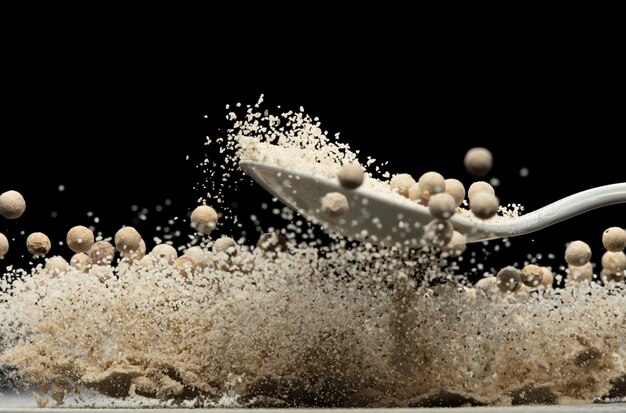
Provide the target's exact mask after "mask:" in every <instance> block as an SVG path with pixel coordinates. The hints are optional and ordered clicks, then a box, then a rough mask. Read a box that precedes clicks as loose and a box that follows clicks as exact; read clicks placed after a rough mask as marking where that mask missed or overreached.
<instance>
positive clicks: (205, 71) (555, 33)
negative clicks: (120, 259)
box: [0, 5, 626, 268]
mask: <svg viewBox="0 0 626 413" xmlns="http://www.w3.org/2000/svg"><path fill="white" fill-rule="evenodd" d="M570 11H571V10H565V11H563V10H550V11H547V10H536V9H532V8H529V9H521V8H517V9H516V8H511V9H502V8H498V7H491V6H486V5H475V6H472V7H464V8H460V9H459V8H455V7H452V6H450V7H447V8H442V9H440V10H427V11H426V10H424V11H420V12H411V13H409V12H408V11H405V10H394V11H393V12H392V13H390V14H387V13H380V11H379V10H373V9H368V10H359V12H358V13H356V11H355V13H347V14H345V13H344V14H339V13H334V12H332V11H328V10H324V11H320V10H318V9H311V10H307V11H306V12H301V13H300V12H298V13H293V14H292V15H290V16H289V17H281V16H277V15H276V14H274V16H273V17H272V18H266V17H261V16H260V15H259V16H256V17H255V16H254V13H252V17H251V18H250V19H249V20H248V19H245V20H244V19H243V17H242V18H241V19H240V17H239V15H238V14H237V15H236V14H233V12H231V13H224V14H223V15H220V16H218V15H215V14H211V15H207V16H206V18H202V16H201V18H200V19H199V21H193V22H191V21H190V22H185V21H179V23H183V24H181V27H182V28H181V29H178V28H174V27H173V26H171V25H170V24H169V23H168V24H166V23H163V22H157V23H152V24H149V27H139V28H138V27H137V26H136V25H135V24H134V23H136V22H130V24H126V25H122V27H118V26H116V25H113V24H103V25H102V26H98V27H96V28H94V29H93V30H91V31H90V30H87V27H88V26H89V24H86V25H85V26H84V27H82V28H81V29H80V30H73V29H69V28H67V27H55V28H53V29H51V30H49V31H44V32H41V33H38V34H37V35H34V36H32V37H30V36H29V35H27V31H23V32H22V33H21V34H20V35H19V36H17V37H13V38H11V39H10V40H9V41H7V43H6V44H5V48H4V51H3V56H4V57H3V62H4V64H3V66H4V70H6V73H7V75H5V76H3V78H2V80H1V81H0V84H1V85H2V92H1V96H0V99H1V100H2V102H3V110H2V111H1V112H0V122H1V125H0V128H1V129H0V191H5V190H8V189H16V190H18V191H20V192H21V193H22V194H23V195H24V196H25V198H26V201H27V204H28V207H27V212H26V214H25V215H24V216H23V217H22V218H21V219H19V220H17V221H15V222H12V221H7V220H4V219H3V220H0V231H3V232H4V233H5V234H7V235H9V236H10V237H12V238H13V237H15V238H16V240H15V242H13V243H12V245H11V251H10V253H9V254H8V256H7V257H6V259H5V260H4V261H3V262H2V264H1V265H2V266H5V265H9V264H20V265H22V264H23V263H24V262H25V258H20V257H21V256H22V255H24V252H25V248H24V247H23V245H24V240H25V238H26V236H27V235H28V233H29V232H31V231H42V232H45V233H47V234H48V235H50V237H51V238H52V240H53V244H55V246H54V250H53V251H52V254H63V255H64V256H66V258H69V257H70V254H69V251H68V250H67V249H66V248H65V247H61V246H59V245H58V242H59V241H63V240H64V235H65V232H66V231H67V229H69V228H70V227H71V226H73V225H77V224H83V225H92V224H93V219H92V218H88V217H87V212H88V211H93V212H94V215H95V216H97V217H99V218H100V222H99V223H98V224H97V225H96V227H97V229H98V230H100V231H102V232H103V233H104V234H105V236H112V235H113V234H114V232H115V231H116V230H117V229H118V228H119V227H121V226H122V225H136V226H137V228H138V229H139V230H140V232H142V234H143V235H144V238H146V239H147V240H150V239H151V236H152V235H155V233H154V232H155V231H154V227H155V226H157V225H164V224H166V221H167V220H168V219H170V218H173V217H174V216H178V217H179V218H180V220H181V221H182V220H183V218H185V217H186V215H187V214H188V213H189V211H190V210H191V209H192V208H193V207H194V206H195V205H196V202H197V198H198V197H199V196H202V195H204V191H202V190H200V189H197V188H196V189H194V186H197V185H196V183H197V182H198V181H202V180H203V179H204V178H203V176H202V174H201V173H199V172H198V169H196V167H195V164H196V163H197V161H199V160H201V159H203V154H204V151H205V150H206V147H205V146H203V142H204V140H205V136H206V135H210V136H211V137H213V138H215V137H218V136H219V134H220V132H219V130H220V129H222V130H223V128H224V127H225V126H226V125H227V124H226V123H225V121H224V116H225V114H226V110H225V108H224V107H225V105H226V104H231V105H232V104H234V103H236V102H239V101H240V102H242V103H244V104H246V103H255V102H256V100H257V98H258V96H259V95H260V94H261V93H263V94H265V97H266V102H267V105H268V107H270V108H271V107H273V106H275V105H282V106H283V108H290V109H298V108H299V107H300V106H301V105H302V106H304V108H305V109H306V111H307V112H308V113H310V114H312V115H314V116H319V117H320V118H321V120H322V122H323V124H324V125H325V129H328V130H330V131H336V132H341V136H342V139H344V140H346V141H348V142H350V143H352V146H353V148H359V149H361V154H364V155H372V156H373V157H375V158H377V159H379V160H382V159H387V160H389V167H388V169H389V170H390V171H391V172H410V173H412V174H413V175H414V176H416V177H418V176H419V175H420V174H421V173H423V172H426V171H429V170H436V171H439V172H441V173H442V174H443V175H444V176H446V177H456V178H458V179H460V180H461V181H463V182H464V183H465V184H466V186H468V185H469V184H470V183H471V182H472V179H471V177H470V176H469V175H467V173H466V172H465V171H464V169H463V162H462V161H463V155H464V154H465V151H466V150H467V149H469V148H470V147H472V146H485V147H488V148H489V149H491V150H492V152H493V154H494V157H495V167H494V170H493V172H492V174H491V176H493V177H497V178H498V179H499V180H500V181H501V185H500V186H499V187H498V188H496V190H497V194H498V195H499V197H500V200H501V202H502V203H504V204H506V203H511V202H515V203H521V204H523V205H524V206H525V207H526V210H527V211H531V210H534V209H536V208H538V207H541V206H543V205H545V204H547V203H549V202H552V201H555V200H557V199H559V198H561V197H564V196H566V195H569V194H571V193H574V192H577V191H581V190H584V189H588V188H590V187H593V186H598V185H603V184H609V183H615V182H624V181H626V170H625V168H624V150H623V149H621V146H622V145H623V142H622V141H623V139H624V136H625V135H624V122H623V120H624V115H623V103H624V81H623V73H624V67H623V63H621V62H620V57H621V56H620V54H623V47H622V48H621V49H620V48H619V44H618V43H619V39H617V38H616V37H615V35H614V34H613V33H612V32H611V30H612V28H613V26H612V24H611V23H610V22H608V21H607V22H605V21H604V20H605V19H608V18H609V17H610V16H611V14H612V13H613V12H612V11H611V10H592V11H588V10H575V11H572V12H575V13H574V14H573V15H570V14H569V13H565V12H570ZM270 14H271V13H270ZM220 20H223V21H222V23H226V24H225V25H224V26H222V27H219V28H218V27H216V22H217V21H220ZM591 23H595V24H598V26H599V27H601V29H596V27H597V26H595V25H594V26H593V27H591ZM616 39H617V41H616ZM616 43H617V44H616ZM205 115H206V116H207V117H206V118H205V117H204V116H205ZM187 155H189V156H190V160H186V157H187ZM524 167H526V168H528V169H529V171H530V174H529V176H528V177H526V178H522V177H520V175H519V171H520V169H521V168H524ZM59 185H64V186H65V190H64V191H62V192H60V191H59V190H58V187H59ZM229 196H232V201H233V202H237V203H238V205H239V208H238V212H239V213H240V215H241V216H242V217H245V216H247V215H249V213H250V212H255V211H257V210H258V205H259V204H260V202H262V201H267V200H269V199H270V197H269V196H267V195H266V194H264V193H263V192H262V191H261V190H260V189H258V188H256V187H254V186H252V185H251V186H248V185H244V186H243V187H242V189H240V190H239V192H238V193H237V194H235V193H233V194H232V195H229ZM165 199H170V200H172V205H171V206H169V207H167V208H165V210H164V212H162V213H160V214H158V213H156V212H155V211H154V208H155V206H156V205H164V200H165ZM132 205H138V206H139V207H140V208H144V207H145V208H148V209H149V210H150V212H149V213H148V216H149V219H148V221H145V222H144V221H140V222H138V223H137V222H135V221H136V217H137V213H136V212H133V211H131V206H132ZM53 212H56V215H57V216H56V218H52V213H53ZM625 212H626V207H625V206H624V205H616V206H612V207H607V208H603V209H602V210H597V211H594V212H591V213H588V214H586V215H584V216H581V217H578V218H575V219H573V220H571V221H570V222H566V223H562V224H559V225H557V226H554V227H552V228H549V229H546V230H544V231H541V232H539V233H536V234H532V235H528V236H524V237H519V238H517V239H514V240H512V241H513V245H512V247H511V248H508V249H503V250H501V251H499V252H498V253H496V254H495V255H494V256H493V257H491V258H490V260H489V261H488V265H494V266H500V265H505V264H512V263H516V262H517V263H521V262H522V261H523V260H525V259H526V255H527V254H529V253H530V254H535V253H538V252H541V253H543V254H544V259H543V260H542V263H544V264H546V265H552V266H558V265H561V264H562V254H563V251H564V246H565V243H566V242H568V241H571V240H574V239H582V240H584V241H586V242H588V243H589V244H590V245H591V247H592V249H593V252H594V260H595V261H598V260H599V257H600V255H601V254H602V252H603V249H602V245H601V234H602V231H603V230H604V229H605V228H606V227H608V226H622V227H624V226H626V219H625V216H626V215H625ZM177 228H179V229H180V230H181V231H183V232H184V233H185V234H186V233H187V231H188V229H187V228H188V226H187V224H180V225H178V227H177ZM244 230H247V231H248V232H249V233H253V232H254V229H253V228H252V227H246V228H244ZM21 231H24V232H25V234H24V235H22V234H21V233H20V232H21ZM221 232H222V233H230V234H235V235H236V234H237V233H238V232H240V231H239V230H238V229H235V228H222V229H221ZM255 237H256V236H255V235H251V236H250V238H251V239H253V242H254V241H255ZM148 245H149V247H151V246H152V245H153V243H152V242H150V241H149V242H148ZM481 248H482V246H481V245H478V246H473V247H472V249H471V251H479V250H480V249H481ZM490 249H491V247H490ZM548 253H554V254H555V255H556V256H557V258H556V259H555V260H548V259H547V258H546V257H545V255H547V254H548ZM0 268H1V267H0Z"/></svg>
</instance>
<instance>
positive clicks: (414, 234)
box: [239, 161, 626, 246]
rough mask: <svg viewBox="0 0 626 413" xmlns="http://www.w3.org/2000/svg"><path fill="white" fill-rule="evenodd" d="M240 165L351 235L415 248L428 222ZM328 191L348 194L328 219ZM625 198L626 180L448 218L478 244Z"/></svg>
mask: <svg viewBox="0 0 626 413" xmlns="http://www.w3.org/2000/svg"><path fill="white" fill-rule="evenodd" d="M239 166H240V167H241V168H242V169H243V170H244V171H245V172H246V173H247V174H248V175H249V176H250V177H252V179H254V180H255V181H256V182H257V183H258V184H259V185H261V186H262V187H263V188H265V189H266V190H267V191H268V192H270V193H271V194H272V195H274V196H276V197H277V198H278V199H280V200H281V201H282V202H283V203H285V204H287V205H288V206H290V207H291V208H293V209H295V210H296V211H298V212H299V213H300V214H302V215H304V216H305V217H307V218H309V219H311V220H313V221H315V222H318V223H320V224H322V225H323V226H325V227H327V228H330V229H332V230H334V231H337V232H339V233H342V234H344V235H347V236H350V237H352V238H354V239H358V240H362V241H369V242H371V243H373V244H384V245H393V244H398V243H400V244H402V245H408V246H419V245H420V240H421V238H422V235H423V229H424V226H425V225H426V224H428V223H429V222H430V221H432V220H433V216H432V215H431V214H430V212H429V211H428V208H426V207H424V206H422V205H419V204H417V203H415V202H413V201H410V200H408V199H402V198H400V197H388V196H385V195H384V194H380V193H378V192H375V191H373V190H371V189H367V188H365V187H363V186H361V187H360V188H357V189H355V190H347V189H344V188H343V187H342V186H341V185H339V182H338V180H332V179H328V178H324V177H318V176H313V175H310V174H307V173H303V172H298V171H295V170H291V169H286V168H282V167H278V166H274V165H269V164H265V163H261V162H255V161H241V162H240V163H239ZM328 192H341V193H343V194H344V195H345V196H346V197H347V199H348V203H349V204H350V208H349V209H348V211H347V212H346V213H345V214H343V215H341V216H339V217H336V218H333V217H329V216H328V215H326V214H325V213H324V212H322V210H321V204H320V199H321V198H322V197H323V196H324V195H326V194H327V193H328ZM624 202H626V182H622V183H617V184H612V185H606V186H600V187H597V188H592V189H589V190H586V191H582V192H579V193H576V194H574V195H570V196H568V197H566V198H563V199H560V200H558V201H556V202H553V203H551V204H549V205H546V206H545V207H543V208H540V209H538V210H536V211H533V212H530V213H528V214H526V215H522V216H520V217H517V218H501V219H491V220H486V221H482V220H479V219H477V218H474V217H469V216H461V215H459V214H456V215H454V216H453V217H452V218H450V222H451V223H452V225H453V226H454V228H455V229H456V230H457V231H459V232H460V233H462V234H464V235H465V236H466V239H467V242H478V241H485V240H489V239H496V238H505V237H513V236H516V235H523V234H528V233H530V232H534V231H538V230H540V229H543V228H546V227H548V226H550V225H553V224H556V223H558V222H561V221H564V220H566V219H568V218H571V217H574V216H576V215H579V214H582V213H584V212H587V211H591V210H592V209H595V208H600V207H603V206H607V205H612V204H618V203H624Z"/></svg>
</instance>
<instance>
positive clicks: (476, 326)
mask: <svg viewBox="0 0 626 413" xmlns="http://www.w3.org/2000/svg"><path fill="white" fill-rule="evenodd" d="M229 119H231V120H232V121H233V124H234V126H233V128H232V130H230V131H229V136H228V139H226V140H225V141H224V143H225V145H226V148H227V150H226V151H225V154H226V156H229V157H231V158H230V160H229V162H228V164H230V165H236V159H234V158H232V157H233V154H234V153H236V154H237V156H238V157H239V158H241V159H248V160H250V159H253V160H258V161H263V162H268V163H271V164H274V165H279V166H284V167H290V168H297V169H298V170H303V171H306V172H308V173H311V174H315V175H319V176H324V177H327V178H332V179H336V177H337V174H338V172H339V170H340V168H341V165H343V164H345V163H352V162H358V160H357V156H356V153H355V152H352V151H351V150H350V148H349V147H348V145H346V144H343V143H341V142H340V141H336V140H332V141H331V140H330V139H329V138H328V137H327V136H326V135H325V134H324V133H322V129H321V125H320V124H319V122H318V121H315V120H313V119H311V118H310V117H308V116H307V115H305V114H304V113H303V112H302V111H299V112H287V113H284V114H281V115H277V116H275V115H270V114H264V113H262V111H261V109H260V108H258V109H257V107H250V108H248V109H247V111H246V114H245V116H244V118H243V119H242V120H239V119H238V117H237V115H235V114H234V113H231V114H229ZM370 161H371V162H370ZM373 162H374V161H372V160H367V161H366V162H363V163H360V164H361V165H363V164H365V165H368V164H369V165H371V164H372V163H373ZM365 174H366V179H365V180H364V182H363V184H362V185H363V186H366V187H368V188H370V189H372V190H376V191H379V192H384V193H386V194H388V195H389V196H392V197H402V196H401V195H399V194H396V193H394V192H393V191H391V189H390V187H389V184H388V182H386V181H384V180H379V179H377V178H375V177H374V176H373V174H372V173H370V172H367V171H366V173H365ZM381 176H382V174H381ZM286 216H288V214H286ZM296 227H297V226H295V225H294V223H293V221H292V222H290V223H288V225H287V228H286V229H284V230H283V231H281V233H282V235H281V237H280V238H276V239H283V241H282V242H281V247H280V248H272V249H271V253H268V248H267V247H264V245H265V244H267V242H266V241H262V242H259V247H256V248H254V247H252V246H247V245H244V244H241V243H234V241H232V240H231V241H228V242H227V244H228V245H227V248H222V246H221V245H222V244H224V245H226V241H223V239H224V238H221V235H214V234H213V232H212V233H211V235H210V236H208V235H204V236H201V235H198V237H197V238H194V241H193V242H192V243H190V244H189V245H187V246H186V249H187V250H188V251H189V254H187V253H185V254H184V255H182V256H181V257H180V258H176V256H177V254H176V250H175V249H173V248H172V249H173V250H174V257H173V259H172V260H169V259H167V258H166V257H163V256H161V255H160V254H159V253H158V251H160V249H159V247H157V248H155V250H157V251H153V252H152V253H151V254H148V255H146V256H145V257H144V258H143V259H141V260H132V259H131V258H130V257H127V258H121V259H119V260H118V261H117V263H116V265H115V266H112V265H108V261H109V260H108V258H109V257H108V254H114V253H115V251H109V250H108V249H107V254H106V255H107V257H106V259H102V257H100V256H99V255H98V256H96V255H94V258H92V259H93V261H92V262H91V264H89V265H88V266H87V267H83V266H82V265H81V268H76V267H73V266H72V267H70V268H69V269H68V270H67V271H66V272H65V273H62V274H58V273H57V272H54V273H53V272H49V271H47V270H46V269H45V268H42V267H41V266H37V267H36V268H33V269H31V270H29V271H26V270H19V269H14V270H10V271H8V272H7V273H6V274H5V276H4V278H3V280H2V283H1V284H0V291H1V292H0V314H1V316H0V337H1V339H2V343H1V344H0V350H1V352H0V365H2V366H5V367H6V369H5V370H6V371H5V374H11V375H14V376H16V377H18V378H19V379H20V380H21V381H22V382H24V383H29V384H30V385H32V386H35V388H36V392H37V395H38V396H37V397H38V399H39V400H40V401H41V403H42V404H45V401H46V400H48V399H49V398H50V399H52V400H54V401H55V402H56V403H58V404H61V403H63V400H64V397H65V395H66V394H68V393H73V392H79V391H81V389H84V388H88V389H91V390H94V391H96V392H99V393H101V394H103V395H106V396H110V397H113V398H127V399H132V398H136V397H140V396H143V397H147V398H150V399H153V400H158V401H161V403H164V404H166V403H171V402H175V403H182V402H184V401H193V404H194V405H195V406H215V405H217V404H218V402H219V400H222V399H223V397H224V396H225V395H230V397H231V400H234V401H233V402H232V403H234V405H240V406H284V407H292V406H346V407H355V406H368V407H379V406H390V407H404V406H419V405H426V404H428V400H432V399H433V397H434V398H437V397H444V396H445V395H450V394H452V395H455V397H457V398H458V399H461V400H463V401H464V402H467V403H474V404H490V405H509V404H511V403H519V402H520V400H521V403H533V402H536V401H537V395H538V394H541V395H542V397H545V398H548V399H550V400H553V401H555V402H558V403H570V402H589V401H591V400H592V399H593V398H594V397H596V396H600V395H603V394H606V393H607V392H608V391H609V390H610V389H611V387H612V386H613V381H615V380H617V379H618V378H619V377H621V376H623V375H624V374H625V372H626V342H625V340H624V337H626V316H625V312H624V310H623V309H624V308H626V289H625V288H624V285H623V283H612V284H609V285H607V286H603V285H600V284H597V283H576V282H571V283H566V284H565V286H564V287H563V288H558V289H553V288H545V287H544V286H543V284H542V285H541V286H539V287H537V288H529V287H526V286H523V285H521V284H520V288H519V289H517V290H516V291H514V292H507V293H505V294H502V293H500V291H499V289H498V286H497V284H496V283H495V282H494V283H491V284H490V285H491V286H487V287H485V288H482V287H481V288H472V286H471V285H470V284H469V283H468V281H467V280H466V279H465V277H464V276H462V275H458V274H455V272H454V265H453V263H454V262H453V261H451V260H448V259H447V258H445V256H441V255H440V251H439V250H438V249H437V248H430V247H426V248H423V249H421V250H411V251H407V250H402V249H398V248H395V247H386V248H383V247H376V246H374V245H371V244H369V243H356V242H352V241H350V240H348V239H345V238H343V237H341V236H338V235H332V241H331V242H330V243H328V244H327V245H323V244H321V243H320V244H317V245H312V244H310V243H307V242H305V241H304V240H303V239H304V238H307V239H310V238H311V237H314V236H315V231H314V230H313V229H308V227H307V228H305V229H302V230H301V232H300V233H299V234H298V233H297V232H295V230H294V228H296ZM298 228H299V227H298ZM214 232H220V230H219V228H217V229H215V230H214ZM283 235H284V236H283ZM305 235H306V237H304V236H305ZM272 237H273V236H263V237H262V239H263V240H268V239H270V238H272ZM229 240H230V239H229ZM285 240H286V242H285ZM253 241H254V243H256V240H253ZM103 242H105V241H103ZM216 242H218V244H219V245H218V246H215V247H214V244H215V243H216ZM96 244H98V243H96ZM96 244H94V246H95V245H96ZM192 244H193V245H192ZM109 246H110V244H109ZM162 247H169V246H167V245H163V246H162ZM191 250H193V252H192V251H191ZM100 255H102V254H100ZM183 257H186V258H185V259H184V260H181V258H183ZM96 261H97V262H96ZM492 275H494V274H492ZM544 278H546V279H547V277H542V282H543V279H544ZM485 280H487V278H486V279H485ZM496 282H497V280H496ZM483 284H485V283H483ZM492 284H493V285H492ZM492 287H495V288H492ZM522 287H523V288H522ZM518 290H519V291H518ZM231 405H232V404H231Z"/></svg>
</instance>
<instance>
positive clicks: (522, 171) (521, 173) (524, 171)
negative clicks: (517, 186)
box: [519, 168, 530, 178]
mask: <svg viewBox="0 0 626 413" xmlns="http://www.w3.org/2000/svg"><path fill="white" fill-rule="evenodd" d="M529 173H530V171H529V170H528V168H522V169H520V170H519V176H521V177H522V178H526V177H527V176H528V174H529Z"/></svg>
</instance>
